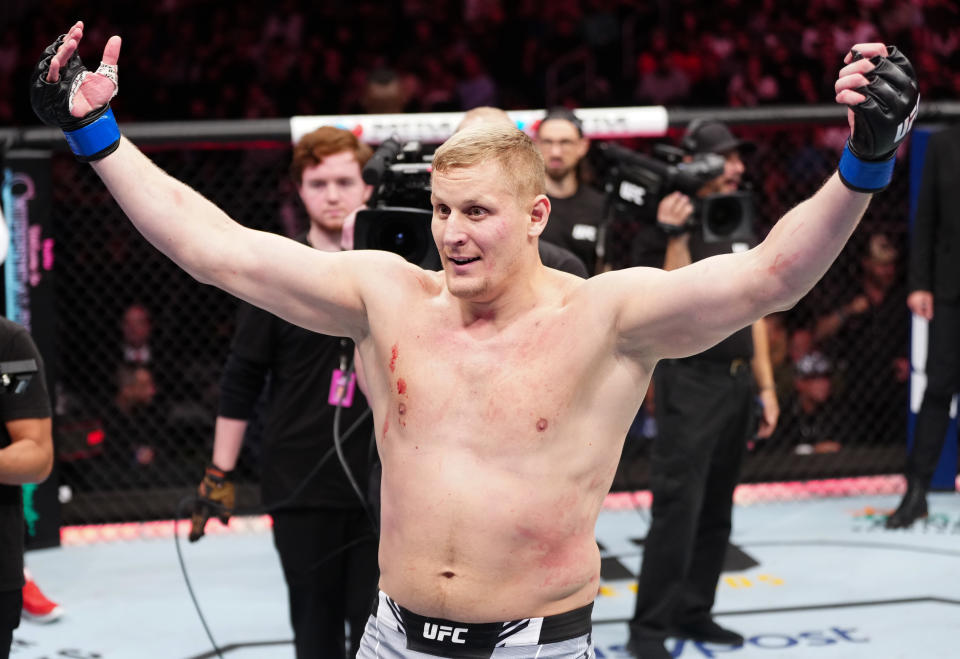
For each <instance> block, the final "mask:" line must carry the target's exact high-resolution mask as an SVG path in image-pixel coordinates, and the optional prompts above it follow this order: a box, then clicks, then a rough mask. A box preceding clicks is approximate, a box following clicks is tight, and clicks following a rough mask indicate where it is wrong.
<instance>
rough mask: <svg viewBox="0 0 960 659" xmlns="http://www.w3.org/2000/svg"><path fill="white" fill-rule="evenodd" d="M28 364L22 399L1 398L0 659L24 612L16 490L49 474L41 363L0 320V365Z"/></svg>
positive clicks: (25, 338)
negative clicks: (31, 369)
mask: <svg viewBox="0 0 960 659" xmlns="http://www.w3.org/2000/svg"><path fill="white" fill-rule="evenodd" d="M28 359H33V360H35V361H36V364H37V372H36V373H34V374H33V375H32V377H31V378H30V382H29V383H28V384H27V387H26V389H25V390H24V391H23V392H21V393H13V392H11V391H9V390H8V391H2V392H0V415H2V418H3V425H2V426H0V657H3V659H6V657H8V656H9V653H10V644H11V643H12V642H13V630H14V629H16V628H17V627H18V626H19V625H20V613H21V609H22V606H23V592H22V588H23V585H24V578H23V550H24V546H23V544H24V537H23V536H24V533H23V528H24V526H23V525H24V520H23V493H22V490H21V487H20V486H21V485H23V484H25V483H39V482H41V481H43V480H44V479H45V478H46V477H47V476H49V475H50V470H51V469H52V468H53V434H52V430H51V428H52V423H51V416H52V412H51V408H50V395H49V394H48V393H47V385H46V380H45V378H44V374H43V360H42V359H41V358H40V353H39V352H38V351H37V346H36V345H35V344H34V343H33V339H32V338H30V334H29V333H28V332H27V330H26V329H25V328H24V327H22V326H20V325H18V324H17V323H14V322H12V321H10V320H7V319H6V318H0V362H11V361H21V360H28Z"/></svg>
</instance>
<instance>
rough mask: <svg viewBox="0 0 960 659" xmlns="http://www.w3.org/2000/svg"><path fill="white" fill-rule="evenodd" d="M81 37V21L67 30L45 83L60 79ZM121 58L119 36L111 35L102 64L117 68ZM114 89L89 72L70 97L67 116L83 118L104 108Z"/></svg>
mask: <svg viewBox="0 0 960 659" xmlns="http://www.w3.org/2000/svg"><path fill="white" fill-rule="evenodd" d="M82 38H83V21H77V22H76V23H75V24H74V26H73V27H71V28H70V31H69V32H67V34H66V36H65V37H64V38H63V44H62V45H61V46H60V48H58V49H57V53H56V54H55V55H54V56H53V59H52V60H50V70H49V72H48V73H47V82H56V81H57V80H59V79H60V69H61V68H63V66H64V65H65V64H66V63H67V61H68V60H69V59H70V58H71V57H73V54H74V53H75V52H76V51H77V48H78V47H79V45H80V40H81V39H82ZM119 58H120V37H118V36H113V37H110V39H108V40H107V45H106V46H104V49H103V59H102V63H103V64H111V65H116V63H117V60H118V59H119ZM115 90H116V85H115V84H114V83H113V81H112V80H111V79H110V78H108V77H106V76H103V75H100V74H99V73H92V72H91V73H90V74H89V75H87V76H86V77H85V78H84V79H83V82H82V83H81V84H80V88H79V89H78V90H77V92H76V94H75V95H74V97H73V108H72V109H71V110H70V114H72V115H73V116H74V117H82V116H84V115H86V114H89V113H90V112H92V111H93V110H96V109H97V108H99V107H102V106H104V105H106V104H107V103H108V102H109V101H110V99H111V98H113V94H114V92H115Z"/></svg>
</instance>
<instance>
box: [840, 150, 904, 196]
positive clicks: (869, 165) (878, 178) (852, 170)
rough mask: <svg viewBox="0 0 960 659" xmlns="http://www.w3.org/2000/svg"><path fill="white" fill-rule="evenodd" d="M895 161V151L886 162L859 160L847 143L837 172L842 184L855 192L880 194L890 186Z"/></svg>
mask: <svg viewBox="0 0 960 659" xmlns="http://www.w3.org/2000/svg"><path fill="white" fill-rule="evenodd" d="M896 160H897V153H896V151H894V153H893V155H892V156H890V157H889V158H888V159H886V160H877V161H873V160H861V159H860V158H858V157H856V156H855V155H853V152H852V151H850V142H849V141H848V142H847V144H846V145H845V146H844V147H843V155H841V156H840V166H839V167H838V168H837V171H838V173H839V174H840V180H841V181H843V184H844V185H845V186H847V187H848V188H850V189H851V190H853V191H855V192H867V193H873V192H880V191H881V190H883V189H884V188H886V187H887V185H889V184H890V179H891V178H893V165H894V163H895V162H896Z"/></svg>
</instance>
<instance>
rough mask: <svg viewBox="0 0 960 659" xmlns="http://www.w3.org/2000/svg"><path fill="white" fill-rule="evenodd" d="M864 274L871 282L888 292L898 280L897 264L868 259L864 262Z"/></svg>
mask: <svg viewBox="0 0 960 659" xmlns="http://www.w3.org/2000/svg"><path fill="white" fill-rule="evenodd" d="M863 273H864V276H865V277H866V278H867V280H868V281H869V282H871V283H872V284H874V285H875V286H877V287H878V288H881V289H884V290H886V289H888V288H890V287H892V286H893V284H894V282H896V280H897V263H896V261H890V260H886V261H885V260H881V259H874V258H870V257H867V258H865V259H864V260H863Z"/></svg>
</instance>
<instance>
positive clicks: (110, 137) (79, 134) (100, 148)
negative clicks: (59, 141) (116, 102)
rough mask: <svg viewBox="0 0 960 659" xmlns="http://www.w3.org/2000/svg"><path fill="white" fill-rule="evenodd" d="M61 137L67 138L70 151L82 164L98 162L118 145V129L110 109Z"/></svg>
mask: <svg viewBox="0 0 960 659" xmlns="http://www.w3.org/2000/svg"><path fill="white" fill-rule="evenodd" d="M63 136H64V137H66V138H67V144H69V145H70V149H71V150H72V151H73V152H74V153H75V154H76V155H77V157H78V158H79V159H80V160H82V161H84V162H90V161H91V160H99V159H100V158H103V157H104V156H107V155H109V154H111V153H113V151H114V150H115V149H116V148H117V145H119V144H120V128H119V127H118V126H117V120H116V119H114V117H113V110H111V109H110V108H107V111H106V112H104V113H103V114H102V115H100V116H99V117H97V119H96V120H95V121H93V122H92V123H89V124H87V125H86V126H84V127H82V128H78V129H76V130H71V131H64V132H63Z"/></svg>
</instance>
